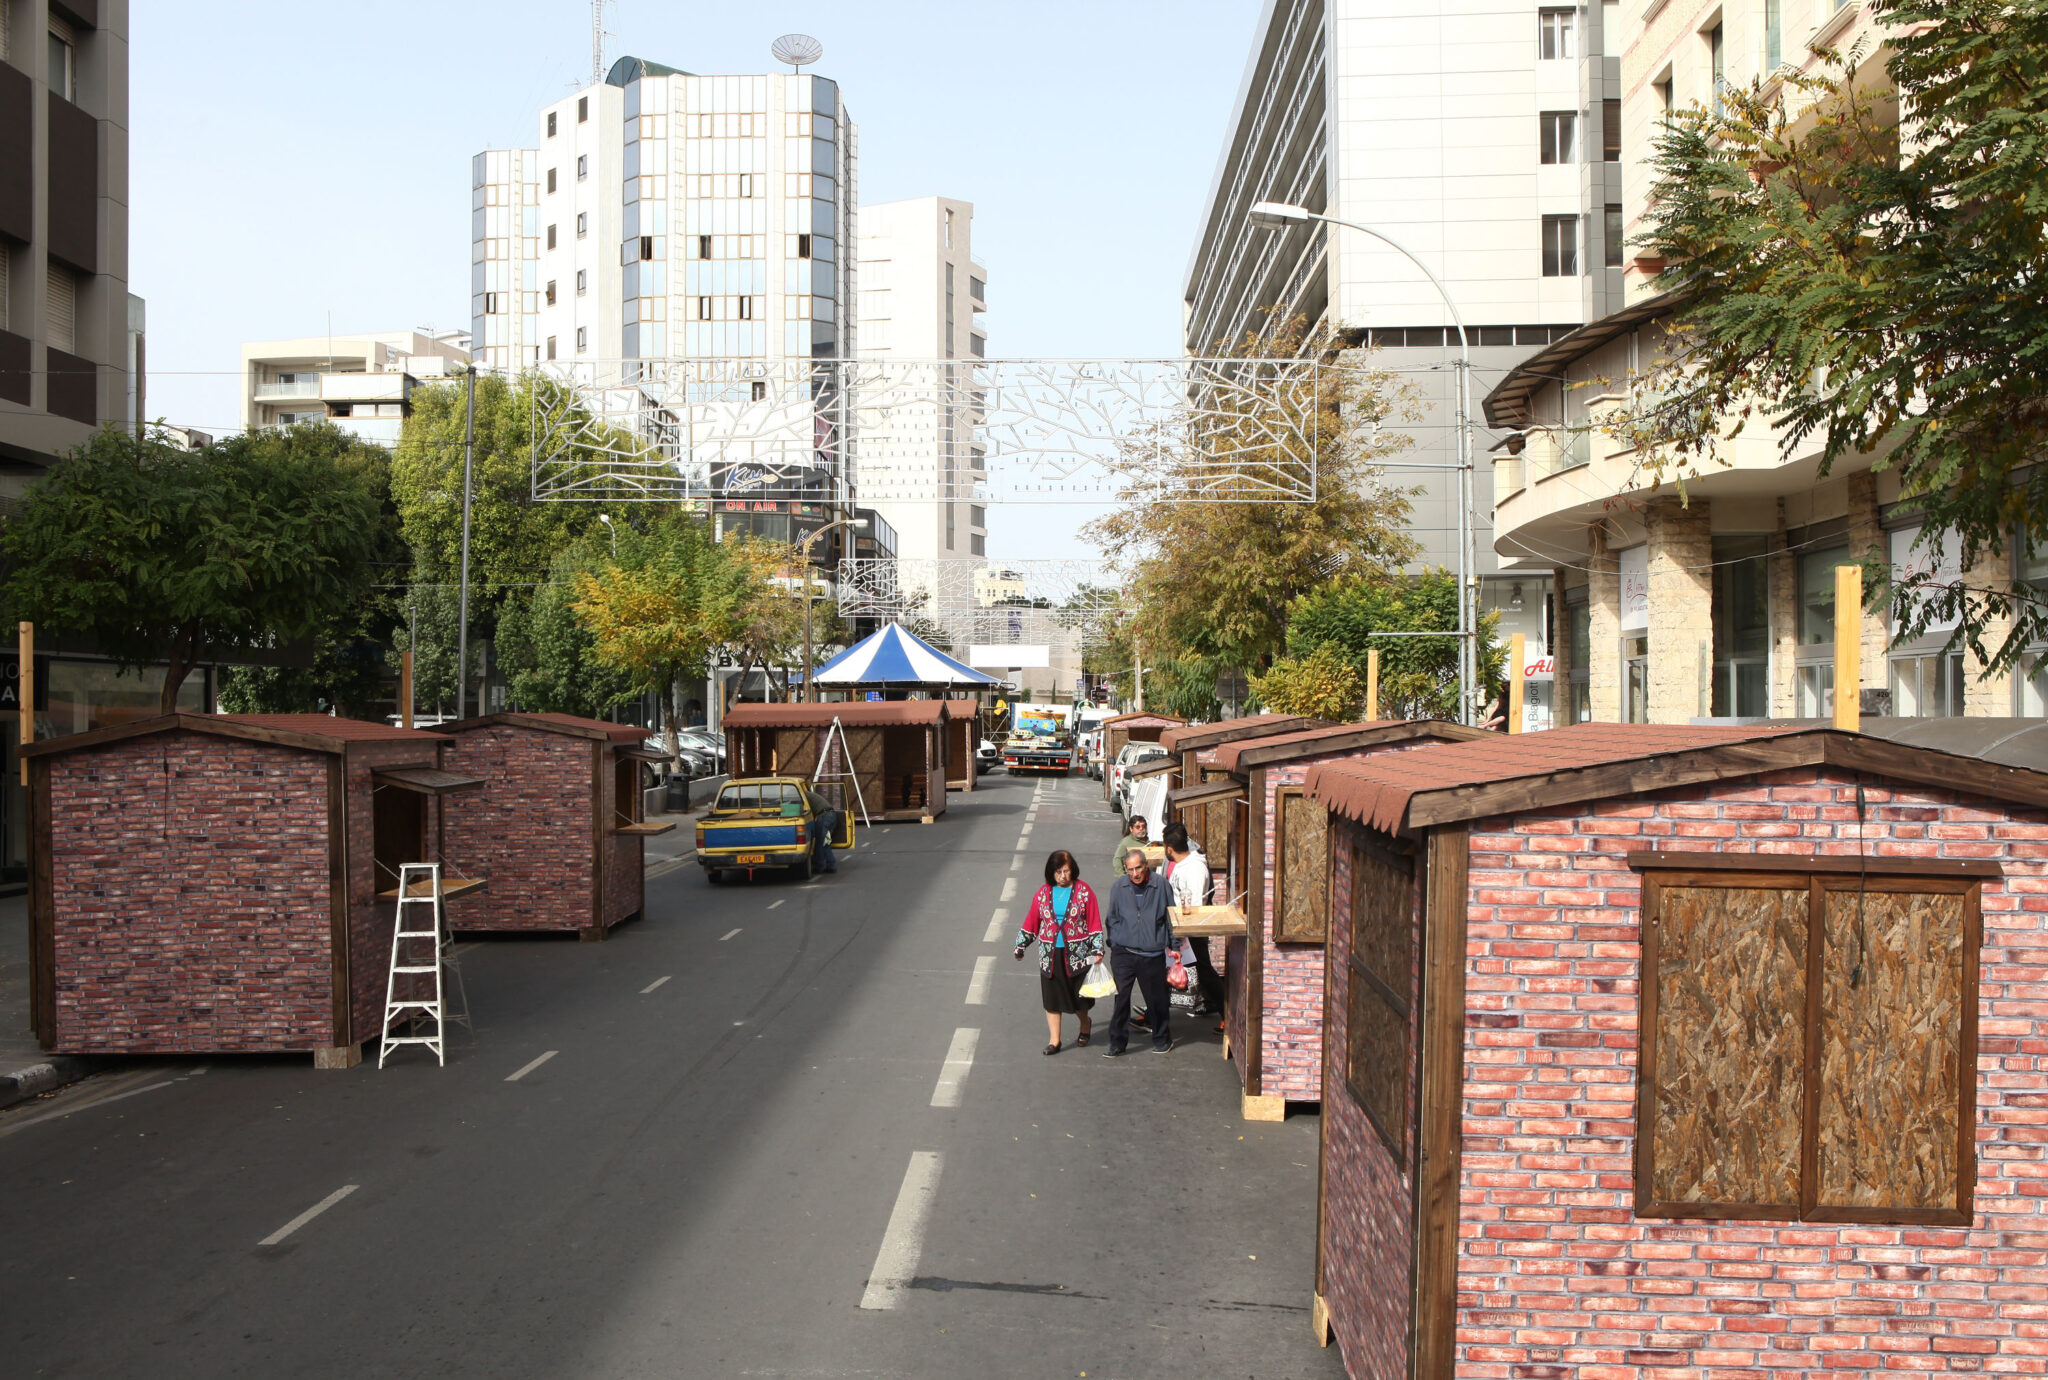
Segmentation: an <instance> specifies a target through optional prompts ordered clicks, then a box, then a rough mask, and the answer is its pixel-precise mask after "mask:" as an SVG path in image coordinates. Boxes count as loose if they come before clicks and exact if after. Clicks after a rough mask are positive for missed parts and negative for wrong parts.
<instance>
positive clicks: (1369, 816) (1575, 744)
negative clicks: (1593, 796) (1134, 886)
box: [1307, 724, 1825, 834]
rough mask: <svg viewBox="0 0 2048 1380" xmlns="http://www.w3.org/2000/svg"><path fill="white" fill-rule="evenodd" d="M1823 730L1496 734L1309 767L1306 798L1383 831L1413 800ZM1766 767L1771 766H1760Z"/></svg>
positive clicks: (1626, 727)
mask: <svg viewBox="0 0 2048 1380" xmlns="http://www.w3.org/2000/svg"><path fill="white" fill-rule="evenodd" d="M1820 731H1825V730H1817V729H1814V728H1811V727H1806V728H1764V727H1739V726H1720V725H1697V726H1694V725H1684V724H1573V725H1571V726H1570V727H1567V728H1559V729H1552V730H1551V731H1549V732H1547V733H1516V734H1495V735H1490V736H1488V737H1487V738H1484V739H1475V740H1473V741H1471V742H1465V743H1445V744H1442V745H1440V746H1436V747H1426V748H1417V749H1415V750H1414V751H1412V752H1390V753H1382V754H1380V755H1378V756H1374V757H1361V758H1355V759H1351V760H1347V761H1342V762H1326V763H1324V764H1322V765H1321V766H1318V767H1314V768H1311V769H1310V771H1309V774H1308V783H1307V785H1308V793H1309V794H1310V795H1311V796H1313V797H1315V798H1316V799H1318V800H1320V801H1322V802H1323V804H1324V805H1326V806H1327V807H1329V808H1330V809H1332V810H1335V811H1336V812H1337V813H1339V814H1341V815H1345V816H1348V817H1349V818H1351V819H1355V820H1358V821H1359V822H1360V823H1362V824H1366V825H1369V826H1370V827H1372V828H1374V829H1378V830H1380V831H1382V832H1383V833H1390V834H1391V833H1395V832H1397V831H1398V830H1400V829H1401V827H1402V826H1403V825H1404V824H1405V823H1406V822H1407V816H1408V807H1409V804H1410V802H1411V801H1413V800H1414V798H1415V797H1416V796H1418V795H1424V794H1427V793H1429V792H1432V791H1448V790H1455V789H1457V788H1459V787H1470V786H1483V785H1490V784H1496V783H1499V782H1504V781H1517V780H1524V779H1527V778H1530V777H1542V776H1550V775H1553V774H1556V773H1559V772H1571V771H1578V770H1583V769H1585V768H1588V767H1603V766H1611V765H1614V764H1616V763H1622V762H1633V761H1643V760H1646V759H1649V758H1655V757H1663V756H1668V755H1671V754H1674V753H1685V752H1696V751H1699V750H1701V749H1705V748H1722V747H1729V746H1731V745H1734V744H1738V743H1748V742H1757V741H1761V740H1764V739H1769V738H1781V737H1786V736H1788V735H1792V734H1799V733H1813V732H1820ZM1758 769H1759V770H1769V769H1770V768H1769V767H1759V768H1758Z"/></svg>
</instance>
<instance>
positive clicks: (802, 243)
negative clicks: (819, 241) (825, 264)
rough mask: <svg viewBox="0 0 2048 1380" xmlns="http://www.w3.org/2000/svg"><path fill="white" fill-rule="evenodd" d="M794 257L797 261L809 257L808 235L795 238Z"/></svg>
mask: <svg viewBox="0 0 2048 1380" xmlns="http://www.w3.org/2000/svg"><path fill="white" fill-rule="evenodd" d="M796 256H797V257H798V258H799V259H808V258H810V257H811V237H810V236H809V235H798V236H797V237H796Z"/></svg>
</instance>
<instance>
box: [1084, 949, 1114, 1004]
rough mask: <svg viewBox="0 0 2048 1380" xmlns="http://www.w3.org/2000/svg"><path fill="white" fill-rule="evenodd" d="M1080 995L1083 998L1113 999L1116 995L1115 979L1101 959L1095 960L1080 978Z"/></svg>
mask: <svg viewBox="0 0 2048 1380" xmlns="http://www.w3.org/2000/svg"><path fill="white" fill-rule="evenodd" d="M1081 995H1082V996H1084V997H1113V996H1115V995H1116V977H1115V976H1114V975H1113V974H1112V973H1111V972H1110V971H1109V965H1108V964H1107V963H1104V962H1103V961H1102V960H1101V959H1099V958H1098V959H1096V960H1095V966H1094V967H1092V968H1090V969H1089V970H1088V971H1087V973H1086V974H1085V975H1083V977H1082V978H1081Z"/></svg>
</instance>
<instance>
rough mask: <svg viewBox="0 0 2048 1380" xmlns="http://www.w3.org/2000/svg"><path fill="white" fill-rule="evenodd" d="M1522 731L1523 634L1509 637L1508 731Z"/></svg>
mask: <svg viewBox="0 0 2048 1380" xmlns="http://www.w3.org/2000/svg"><path fill="white" fill-rule="evenodd" d="M1521 731H1522V634H1520V633H1516V634H1515V635H1514V636H1513V637H1510V638H1509V639H1508V732H1510V733H1520V732H1521Z"/></svg>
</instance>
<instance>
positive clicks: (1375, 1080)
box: [1339, 821, 1415, 1166]
mask: <svg viewBox="0 0 2048 1380" xmlns="http://www.w3.org/2000/svg"><path fill="white" fill-rule="evenodd" d="M1339 837H1340V838H1341V839H1342V840H1344V842H1345V843H1346V844H1347V845H1348V847H1349V851H1350V854H1351V954H1350V962H1349V965H1348V974H1347V975H1348V977H1349V978H1350V984H1349V985H1350V992H1349V995H1348V999H1347V1000H1346V1002H1345V1005H1344V1014H1345V1027H1346V1031H1345V1033H1346V1036H1347V1038H1346V1041H1345V1044H1346V1049H1345V1051H1344V1082H1345V1086H1346V1087H1347V1088H1348V1090H1349V1091H1350V1093H1351V1096H1352V1099H1353V1100H1354V1101H1356V1102H1357V1103H1358V1105H1359V1106H1360V1107H1361V1108H1363V1109H1364V1111H1365V1115H1366V1119H1367V1120H1369V1121H1371V1122H1372V1127H1373V1130H1375V1131H1377V1132H1378V1133H1379V1137H1380V1140H1381V1141H1382V1142H1383V1143H1384V1144H1385V1145H1386V1147H1387V1152H1388V1153H1389V1154H1391V1155H1392V1156H1393V1157H1394V1162H1395V1163H1396V1164H1397V1165H1404V1166H1405V1165H1406V1163H1407V1158H1408V1156H1407V1145H1408V1073H1409V1008H1408V1002H1409V996H1410V994H1411V993H1412V992H1413V991H1414V972H1415V928H1414V925H1415V916H1414V907H1415V861H1414V859H1413V858H1410V857H1406V856H1403V855H1401V854H1398V853H1394V852H1391V851H1388V850H1386V849H1382V848H1380V847H1379V846H1377V845H1376V844H1374V843H1372V842H1370V841H1368V840H1367V838H1366V835H1365V831H1364V830H1363V829H1361V828H1359V827H1358V826H1357V825H1355V824H1352V823H1350V822H1349V821H1346V823H1345V824H1344V826H1343V829H1342V832H1341V834H1340V835H1339Z"/></svg>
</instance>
